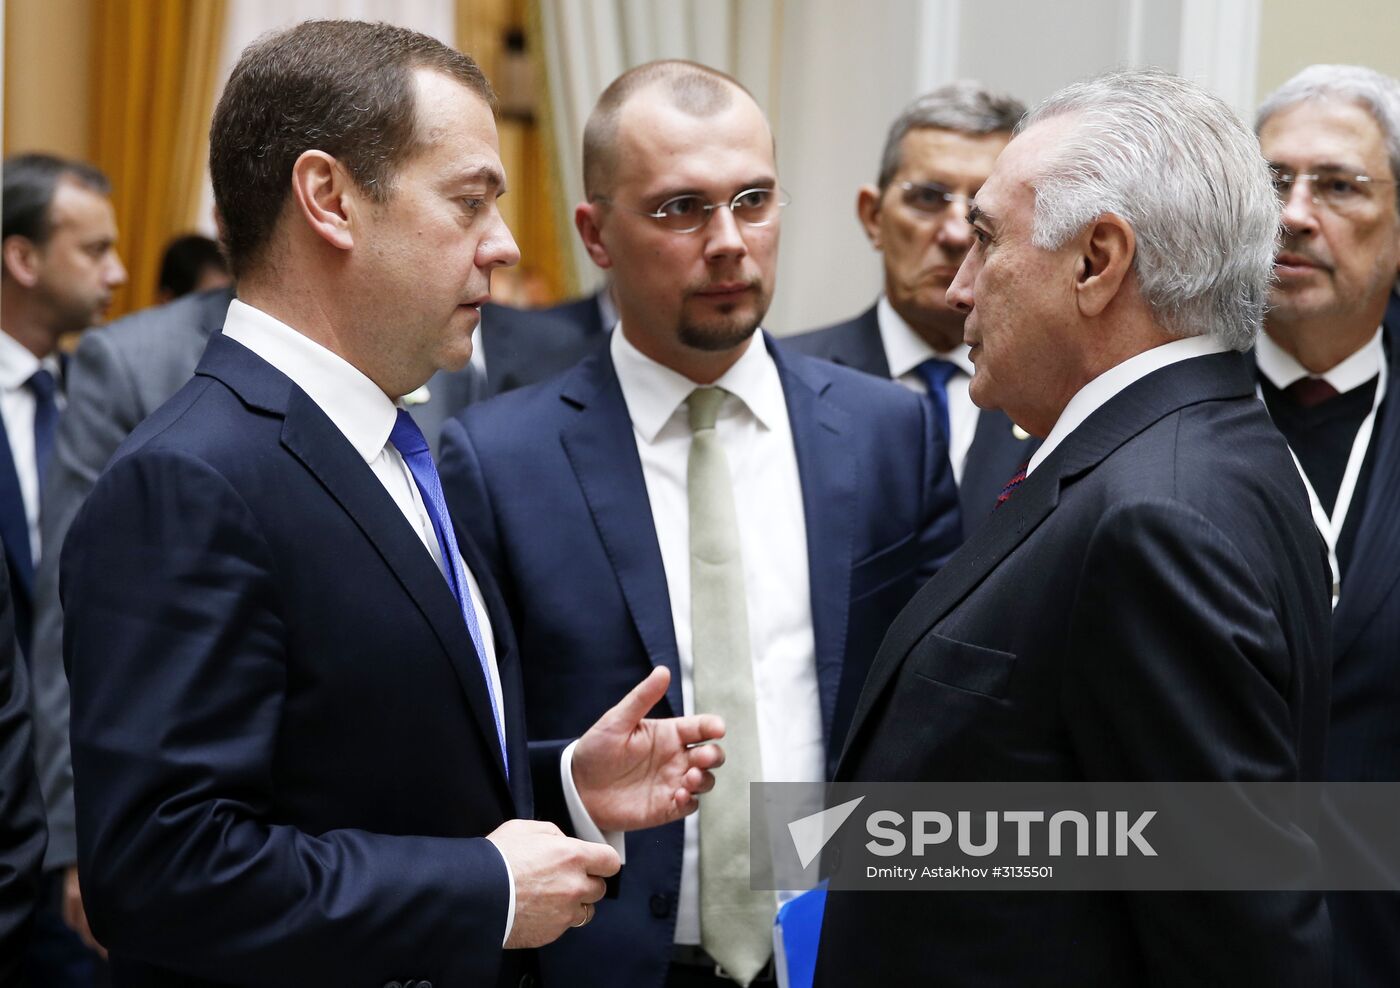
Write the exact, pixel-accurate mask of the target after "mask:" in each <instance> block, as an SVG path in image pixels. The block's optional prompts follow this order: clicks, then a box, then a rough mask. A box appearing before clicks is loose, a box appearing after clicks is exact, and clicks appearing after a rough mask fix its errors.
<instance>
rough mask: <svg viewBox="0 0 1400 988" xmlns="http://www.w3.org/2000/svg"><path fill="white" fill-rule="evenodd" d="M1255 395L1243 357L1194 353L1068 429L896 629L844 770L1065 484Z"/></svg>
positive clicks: (859, 715)
mask: <svg viewBox="0 0 1400 988" xmlns="http://www.w3.org/2000/svg"><path fill="white" fill-rule="evenodd" d="M1253 393H1254V392H1253V379H1252V374H1251V370H1250V365H1249V363H1248V361H1247V360H1246V359H1245V358H1244V357H1243V356H1242V355H1241V354H1238V353H1221V354H1212V355H1209V356H1205V357H1195V358H1191V359H1187V360H1183V361H1179V362H1178V363H1175V364H1171V365H1169V366H1167V367H1164V368H1162V369H1160V370H1158V371H1155V372H1153V373H1151V374H1149V375H1148V376H1147V377H1144V378H1142V379H1141V380H1139V381H1136V382H1134V383H1133V384H1131V385H1129V386H1128V387H1127V388H1125V389H1124V390H1122V391H1121V392H1119V393H1118V394H1117V395H1115V396H1114V397H1113V398H1112V399H1110V400H1109V401H1108V402H1106V403H1105V404H1104V405H1103V406H1102V407H1100V408H1099V409H1098V410H1097V411H1095V412H1094V413H1093V414H1092V415H1090V416H1089V418H1088V419H1086V420H1085V421H1084V422H1083V424H1081V425H1080V426H1079V427H1078V428H1077V429H1075V430H1074V431H1073V432H1072V433H1070V435H1069V436H1067V437H1066V438H1065V439H1064V441H1063V442H1061V443H1060V445H1059V446H1058V447H1057V448H1056V449H1055V451H1054V452H1053V453H1051V454H1050V456H1049V457H1048V458H1047V459H1046V460H1045V462H1044V463H1042V464H1040V465H1039V466H1038V467H1037V468H1036V469H1035V471H1034V472H1033V473H1032V474H1031V475H1030V477H1029V478H1028V479H1027V480H1026V481H1025V483H1023V484H1022V485H1021V486H1020V487H1019V488H1018V489H1017V491H1016V493H1015V495H1014V496H1013V497H1012V498H1011V499H1010V500H1008V501H1007V502H1006V503H1005V504H1003V505H1002V506H1001V507H1000V508H998V509H997V510H996V516H995V518H994V520H992V521H989V522H988V523H986V524H984V525H981V526H980V527H978V528H977V529H976V530H975V531H974V532H973V533H972V536H971V538H969V539H968V541H966V542H965V543H963V545H962V547H961V548H960V549H958V551H957V552H955V553H954V554H953V557H952V558H951V559H950V560H948V562H947V564H945V565H944V567H943V568H942V569H941V570H939V571H938V573H937V574H936V575H935V576H934V577H933V579H931V580H930V581H929V582H928V583H926V584H925V585H924V586H923V588H922V589H921V590H920V591H919V592H918V593H917V594H915V595H914V599H913V600H911V601H910V602H909V604H908V605H907V606H906V607H905V608H904V610H903V611H902V612H900V614H899V616H898V617H897V618H896V619H895V621H894V623H893V624H892V625H891V626H890V630H889V632H888V633H887V634H886V636H885V641H884V643H883V644H882V645H881V646H880V652H879V654H878V655H877V656H876V657H875V663H874V665H873V666H872V667H871V670H870V675H869V676H868V677H866V681H865V688H864V689H863V690H862V691H861V696H860V702H859V703H858V704H857V706H856V711H855V714H854V716H853V718H852V721H851V729H850V733H849V734H848V735H847V740H846V749H845V751H844V752H843V753H842V756H841V761H842V765H841V769H845V768H846V767H847V766H848V765H849V763H850V759H851V752H852V751H853V750H854V749H855V746H856V742H857V739H858V737H859V736H860V734H861V731H862V728H863V727H864V725H865V721H866V720H867V719H868V717H869V715H870V712H871V710H872V709H873V707H874V706H875V704H876V702H877V701H878V700H879V699H880V697H881V695H882V694H883V693H884V691H885V689H886V688H887V687H888V686H889V684H890V682H891V681H892V680H893V679H894V677H895V674H896V673H897V672H898V671H899V668H900V666H901V665H902V664H903V662H904V659H905V656H907V655H908V654H909V650H910V649H911V648H913V647H914V645H915V644H916V643H917V642H918V641H919V640H920V639H921V638H923V637H924V635H926V634H927V633H928V632H929V631H930V630H931V629H932V628H933V627H935V626H936V625H937V624H938V622H940V621H941V620H943V618H944V617H946V616H947V614H948V613H949V612H950V611H952V609H953V608H954V607H956V606H957V605H958V604H959V603H961V602H962V601H963V600H964V599H965V598H966V597H967V596H968V594H970V593H971V592H972V591H973V590H975V589H976V588H977V586H978V585H979V584H981V582H982V581H983V580H984V579H986V577H987V575H988V574H990V573H991V572H992V570H994V569H995V568H996V567H997V566H999V565H1000V564H1001V563H1002V561H1003V560H1004V559H1006V557H1007V556H1009V555H1010V554H1011V553H1012V552H1013V551H1014V550H1015V549H1016V547H1017V546H1019V545H1020V544H1021V543H1022V542H1024V541H1025V540H1026V539H1027V538H1028V537H1029V536H1030V535H1031V533H1032V532H1034V531H1035V529H1036V528H1037V527H1038V526H1039V525H1040V524H1041V522H1043V521H1044V520H1045V519H1046V517H1048V516H1049V515H1050V513H1051V512H1052V511H1054V509H1055V507H1056V505H1058V504H1059V500H1060V491H1061V489H1062V488H1063V486H1064V484H1065V483H1066V482H1068V481H1070V480H1073V479H1074V478H1076V477H1079V476H1081V475H1082V474H1084V473H1086V472H1088V471H1089V470H1092V469H1093V468H1094V467H1095V466H1097V465H1098V464H1099V463H1101V462H1102V461H1103V460H1104V459H1105V458H1106V457H1107V456H1108V455H1109V454H1110V453H1112V452H1113V451H1114V450H1116V449H1118V448H1119V447H1120V446H1122V445H1123V444H1124V443H1125V442H1127V441H1128V440H1129V439H1131V438H1132V437H1133V436H1135V435H1137V434H1138V433H1139V432H1141V431H1143V430H1144V429H1146V428H1147V427H1148V426H1150V425H1152V424H1153V423H1154V422H1157V421H1158V420H1160V419H1161V418H1163V417H1164V416H1166V415H1169V414H1171V413H1173V412H1175V411H1177V410H1179V409H1181V408H1185V407H1186V406H1188V405H1192V404H1195V403H1197V402H1200V401H1207V400H1213V399H1222V398H1243V397H1248V396H1250V395H1252V394H1253ZM841 769H838V777H839V776H840V774H841Z"/></svg>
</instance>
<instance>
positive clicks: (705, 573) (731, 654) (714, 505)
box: [686, 388, 775, 985]
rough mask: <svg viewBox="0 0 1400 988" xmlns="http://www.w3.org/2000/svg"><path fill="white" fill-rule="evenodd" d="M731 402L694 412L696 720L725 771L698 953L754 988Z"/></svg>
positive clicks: (744, 618)
mask: <svg viewBox="0 0 1400 988" xmlns="http://www.w3.org/2000/svg"><path fill="white" fill-rule="evenodd" d="M726 395H727V392H726V391H724V390H722V389H720V388H697V389H696V390H695V391H693V392H691V394H690V397H689V398H687V399H686V405H687V406H688V407H689V409H690V428H691V431H692V432H693V433H694V436H693V438H692V439H691V442H690V461H689V464H688V466H687V471H686V487H687V493H688V495H689V499H690V628H691V659H692V684H693V686H694V696H695V710H696V712H697V713H700V712H703V713H710V714H719V715H720V716H721V717H723V718H724V723H725V735H724V753H725V762H724V767H723V768H721V769H720V770H719V771H718V772H716V773H715V778H716V783H715V788H714V791H713V792H711V793H709V794H708V795H706V796H703V797H701V799H700V943H701V945H702V946H703V947H704V948H705V950H706V951H708V952H709V954H710V956H711V957H713V958H714V959H715V961H716V962H717V963H718V964H719V965H720V967H722V968H724V971H725V973H726V974H728V975H729V976H730V977H731V978H733V979H734V980H735V981H737V982H738V983H739V984H741V985H747V984H749V983H750V982H751V981H753V979H754V978H755V977H756V976H757V975H758V973H759V972H760V971H762V970H763V967H764V965H766V964H767V963H768V958H769V956H770V955H771V954H772V952H773V912H774V909H775V900H774V896H773V893H772V892H764V891H759V892H755V891H753V890H752V889H750V888H749V783H750V782H751V781H759V780H761V779H762V778H763V760H762V755H761V753H760V751H759V745H758V716H757V714H756V713H755V711H754V685H753V661H752V659H751V658H750V655H749V617H748V607H747V604H746V603H745V599H744V560H743V554H742V552H741V551H740V546H739V525H738V518H737V517H736V514H735V510H734V488H733V486H732V484H731V483H730V479H729V462H728V460H727V459H726V458H725V455H724V447H722V446H721V445H720V442H719V436H718V435H717V433H716V432H715V418H716V417H717V416H718V414H719V408H720V405H721V404H723V403H724V399H725V396H726Z"/></svg>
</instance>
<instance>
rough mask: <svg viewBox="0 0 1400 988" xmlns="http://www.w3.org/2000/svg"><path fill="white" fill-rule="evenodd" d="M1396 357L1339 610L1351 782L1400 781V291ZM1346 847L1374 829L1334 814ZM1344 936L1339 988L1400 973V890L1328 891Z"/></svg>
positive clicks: (1341, 742) (1342, 754) (1339, 718)
mask: <svg viewBox="0 0 1400 988" xmlns="http://www.w3.org/2000/svg"><path fill="white" fill-rule="evenodd" d="M1385 343H1386V354H1387V359H1388V361H1389V365H1390V377H1389V382H1388V384H1387V385H1386V395H1385V398H1384V399H1383V401H1382V403H1381V412H1380V418H1379V420H1378V421H1377V423H1376V426H1377V428H1376V431H1375V433H1374V434H1373V439H1372V450H1373V451H1374V452H1373V453H1372V454H1371V455H1372V456H1373V458H1374V459H1373V460H1372V466H1371V480H1370V485H1369V487H1368V488H1367V492H1366V501H1365V503H1364V504H1354V505H1353V506H1352V509H1351V510H1352V511H1360V512H1361V514H1360V516H1359V522H1358V528H1357V530H1356V543H1355V549H1354V550H1353V554H1352V557H1351V562H1350V564H1349V566H1348V569H1347V571H1346V573H1345V575H1344V576H1343V579H1342V592H1341V597H1340V598H1339V599H1338V601H1337V609H1336V610H1335V611H1333V612H1332V662H1333V666H1332V724H1331V729H1330V733H1329V735H1328V739H1327V777H1328V778H1329V779H1336V780H1339V781H1344V782H1397V781H1400V563H1397V560H1400V501H1397V499H1396V491H1400V299H1393V300H1392V303H1391V306H1390V311H1389V312H1388V313H1387V317H1386V330H1385ZM1329 822H1330V823H1331V825H1332V827H1331V830H1330V835H1331V836H1332V837H1333V839H1335V840H1336V841H1338V849H1339V850H1341V851H1343V852H1344V853H1348V854H1360V855H1368V856H1369V854H1370V853H1372V852H1370V851H1368V842H1367V840H1366V838H1365V837H1364V835H1357V834H1354V833H1353V832H1352V831H1351V830H1350V828H1348V827H1347V826H1345V825H1344V824H1342V823H1341V821H1339V820H1337V819H1335V818H1332V817H1331V815H1330V814H1329ZM1327 904H1328V909H1329V911H1330V912H1331V914H1332V924H1333V928H1334V936H1335V939H1336V945H1337V946H1336V968H1335V971H1334V975H1333V976H1334V979H1335V980H1334V983H1335V984H1336V985H1337V986H1338V988H1353V986H1354V988H1362V986H1370V985H1381V984H1392V983H1395V982H1396V981H1397V980H1400V895H1396V894H1391V893H1342V894H1334V895H1330V896H1328V900H1327Z"/></svg>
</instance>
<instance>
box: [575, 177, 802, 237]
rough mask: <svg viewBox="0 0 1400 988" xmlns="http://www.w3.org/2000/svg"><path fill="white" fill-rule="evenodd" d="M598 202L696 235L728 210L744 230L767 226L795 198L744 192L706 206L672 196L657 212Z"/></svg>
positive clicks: (772, 192) (695, 197)
mask: <svg viewBox="0 0 1400 988" xmlns="http://www.w3.org/2000/svg"><path fill="white" fill-rule="evenodd" d="M593 199H594V200H595V201H596V202H606V203H611V204H612V205H614V206H617V207H618V208H619V209H625V210H627V211H628V212H629V213H636V214H637V215H638V216H649V217H651V218H652V219H653V220H655V221H656V222H657V225H659V226H660V227H661V228H662V229H665V230H669V231H670V232H671V233H694V232H695V231H696V230H699V229H700V228H701V227H703V226H704V225H705V224H706V223H708V222H710V216H711V214H712V213H714V211H715V210H716V209H719V208H721V207H725V208H727V209H728V210H729V212H730V214H731V215H732V216H733V217H734V219H735V220H737V221H738V222H740V223H742V224H744V225H745V226H767V225H768V224H769V223H772V222H773V220H775V219H777V217H778V210H780V209H782V208H783V207H784V206H786V205H787V204H788V203H790V202H792V197H791V196H789V195H788V194H787V193H786V192H784V191H783V190H782V189H779V188H772V189H745V190H744V191H743V192H740V193H739V194H738V195H736V196H735V197H734V198H733V199H731V200H729V201H728V202H706V201H705V199H704V197H702V196H698V195H694V194H690V195H683V196H673V197H671V198H670V199H667V200H666V201H665V202H663V203H662V204H661V205H659V206H657V207H656V209H655V210H654V211H648V210H645V209H633V208H632V207H631V206H624V205H623V204H622V203H620V202H614V201H613V200H611V199H609V198H608V197H607V196H594V197H593Z"/></svg>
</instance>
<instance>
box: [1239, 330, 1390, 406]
mask: <svg viewBox="0 0 1400 988" xmlns="http://www.w3.org/2000/svg"><path fill="white" fill-rule="evenodd" d="M1384 345H1385V344H1384V343H1383V342H1382V340H1381V327H1379V326H1377V327H1376V335H1375V336H1373V337H1371V339H1370V340H1369V341H1367V343H1366V345H1365V346H1363V347H1361V349H1359V350H1357V351H1356V352H1355V353H1353V354H1352V355H1351V356H1350V357H1348V358H1347V359H1345V360H1343V361H1342V362H1341V363H1340V364H1338V365H1337V366H1335V367H1333V368H1332V369H1331V370H1329V371H1326V372H1325V373H1322V374H1318V375H1314V374H1313V372H1312V371H1310V370H1308V369H1307V368H1306V367H1304V366H1303V365H1302V364H1300V363H1298V361H1297V359H1296V358H1295V357H1294V356H1293V354H1291V353H1289V352H1288V351H1287V350H1285V349H1284V348H1283V347H1281V346H1279V345H1278V344H1277V343H1275V342H1274V341H1273V340H1272V339H1271V338H1270V337H1269V334H1268V333H1260V334H1259V339H1258V341H1257V342H1256V343H1255V344H1254V360H1255V362H1256V363H1257V364H1258V365H1259V373H1261V374H1263V375H1264V376H1265V377H1267V378H1268V379H1269V383H1270V384H1272V385H1273V386H1274V387H1276V388H1278V389H1279V390H1280V391H1282V390H1284V389H1285V388H1287V387H1288V386H1289V385H1290V384H1293V383H1294V382H1296V381H1299V380H1302V379H1303V378H1305V377H1313V376H1317V377H1320V378H1322V379H1323V380H1324V381H1326V382H1327V383H1328V384H1330V385H1332V387H1334V388H1336V389H1337V394H1339V395H1344V394H1346V393H1347V392H1348V391H1351V390H1352V389H1354V388H1359V387H1361V385H1363V384H1365V383H1366V382H1367V381H1369V380H1371V378H1373V377H1375V376H1376V375H1377V374H1379V373H1380V370H1381V357H1382V355H1383V347H1384Z"/></svg>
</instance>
